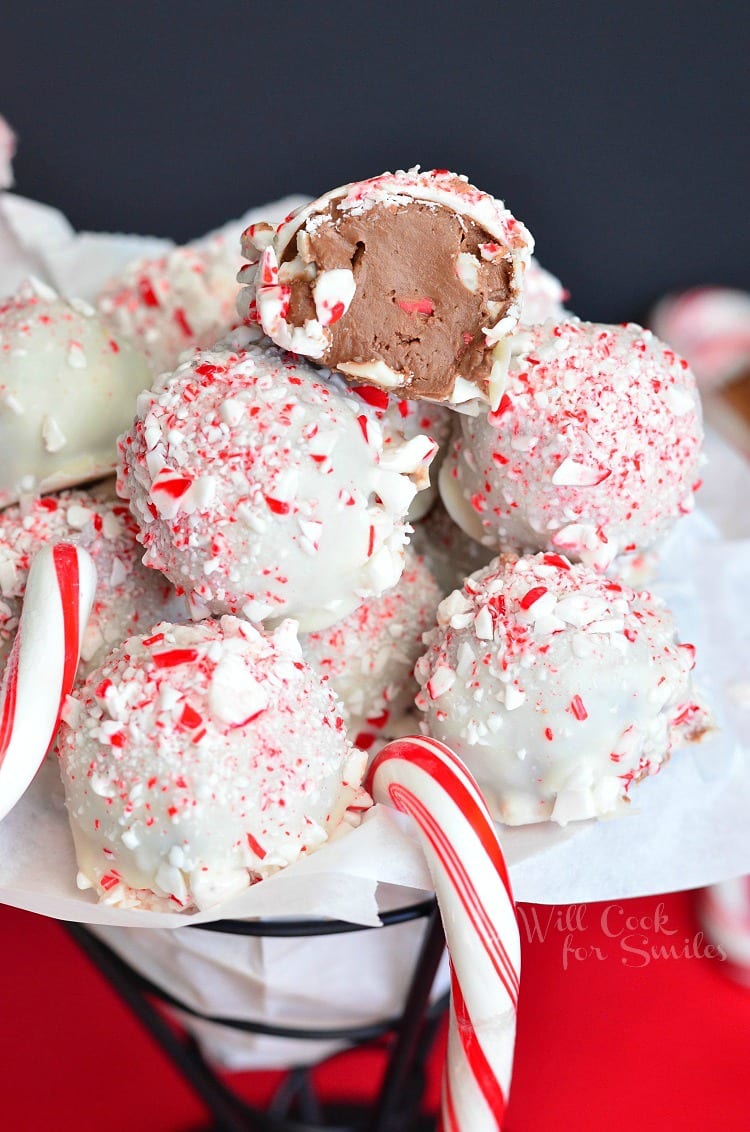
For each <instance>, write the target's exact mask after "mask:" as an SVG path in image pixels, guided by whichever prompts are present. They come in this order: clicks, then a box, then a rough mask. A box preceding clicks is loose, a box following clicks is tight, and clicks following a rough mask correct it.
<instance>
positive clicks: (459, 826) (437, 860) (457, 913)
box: [367, 736, 521, 1132]
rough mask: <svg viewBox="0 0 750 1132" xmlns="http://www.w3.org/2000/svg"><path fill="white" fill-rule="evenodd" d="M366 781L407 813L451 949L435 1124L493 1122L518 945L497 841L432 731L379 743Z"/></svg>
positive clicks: (458, 1129) (506, 1073) (512, 1017)
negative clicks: (444, 1056)
mask: <svg viewBox="0 0 750 1132" xmlns="http://www.w3.org/2000/svg"><path fill="white" fill-rule="evenodd" d="M367 789H368V790H369V791H370V793H372V795H373V797H374V798H375V800H376V801H378V802H385V803H386V804H388V805H391V806H393V807H394V808H395V809H397V810H400V811H402V812H403V813H407V814H409V815H410V816H411V817H412V818H413V819H414V821H415V823H416V826H417V830H418V833H419V839H420V842H421V844H422V848H423V850H424V853H425V856H426V858H427V863H428V865H429V868H430V872H431V874H432V878H433V883H434V885H435V892H436V894H437V898H438V903H439V905H440V910H441V914H442V917H443V925H444V928H445V935H446V940H447V943H448V951H449V953H450V957H451V1013H450V1029H449V1037H448V1058H447V1062H446V1067H445V1072H444V1076H443V1102H442V1124H443V1129H444V1132H485V1129H486V1130H488V1132H489V1130H494V1132H497V1130H498V1129H500V1128H502V1123H503V1119H504V1115H505V1107H506V1101H507V1096H508V1088H509V1085H510V1077H511V1070H512V1065H513V1048H514V1045H515V1033H516V1009H517V1004H518V986H519V978H520V969H521V953H520V951H521V949H520V937H519V932H518V923H517V920H516V911H515V903H514V901H513V894H512V892H511V887H510V880H509V878H508V870H507V868H506V865H505V858H504V857H503V852H502V848H501V846H500V842H499V840H498V837H497V833H496V832H495V827H494V825H493V822H492V819H491V817H490V815H489V812H488V810H487V807H486V805H485V803H484V799H483V798H482V795H481V793H480V791H479V788H478V787H477V784H476V783H475V781H474V779H473V778H472V777H471V775H470V774H469V772H468V771H467V769H466V767H465V766H464V764H463V763H462V762H461V761H460V759H458V758H457V757H456V756H455V755H454V754H453V752H452V751H451V750H449V748H448V747H445V746H444V745H443V744H442V743H438V742H437V741H436V740H434V739H426V738H423V737H421V736H420V737H411V738H407V739H396V740H394V741H393V742H392V743H388V744H387V746H385V747H384V748H383V750H382V751H381V752H380V754H379V755H378V756H377V758H376V759H375V760H374V762H373V764H372V767H371V768H370V773H369V776H368V782H367Z"/></svg>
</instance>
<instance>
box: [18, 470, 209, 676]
mask: <svg viewBox="0 0 750 1132" xmlns="http://www.w3.org/2000/svg"><path fill="white" fill-rule="evenodd" d="M62 541H64V542H72V543H75V544H76V545H78V546H82V547H83V548H84V550H87V551H88V553H89V554H90V555H91V557H92V559H93V561H94V565H95V567H96V594H95V596H94V604H93V607H92V609H91V616H90V617H89V620H88V624H87V626H86V630H85V633H84V637H83V643H82V646H81V661H80V664H79V666H78V678H79V680H80V679H83V677H84V676H85V675H86V674H87V673H88V672H89V671H90V670H91V668H93V667H95V666H96V665H97V664H99V663H101V661H102V660H103V659H104V657H105V656H106V654H107V653H108V652H109V650H110V649H111V648H112V647H113V646H114V645H119V644H122V642H123V641H124V640H125V639H126V638H127V637H130V636H132V635H133V633H137V632H142V631H145V630H148V629H150V628H151V626H152V625H154V624H156V622H157V621H164V620H165V619H167V618H168V619H169V620H171V621H178V620H187V619H188V617H189V613H188V609H187V603H186V601H185V599H184V598H180V597H178V596H177V594H176V593H175V591H174V588H173V587H172V586H171V585H170V583H169V582H168V581H167V579H166V578H164V577H163V576H162V575H161V574H158V573H157V572H156V571H155V570H147V569H146V568H145V566H142V565H141V556H142V553H143V552H142V550H141V548H140V546H139V545H138V543H137V541H136V525H135V520H134V519H133V517H132V515H131V514H130V512H129V510H128V507H127V504H125V503H122V502H120V500H118V499H115V498H113V497H110V498H108V497H107V492H106V489H102V488H99V487H97V488H95V489H94V490H92V491H64V492H61V493H60V494H59V495H46V496H44V497H43V498H41V499H35V500H34V501H33V502H32V503H31V504H30V506H29V507H28V508H27V509H24V511H23V512H22V511H21V510H20V508H18V507H8V508H7V509H6V510H5V511H3V512H2V514H0V662H3V661H4V660H5V658H6V657H7V656H8V654H9V653H10V650H11V647H12V645H13V640H14V637H15V633H16V629H17V627H18V622H19V619H20V616H21V604H22V599H23V595H24V593H25V591H26V581H27V579H28V576H29V569H30V568H31V563H32V562H33V560H34V557H35V556H36V554H37V553H38V551H39V550H41V548H42V547H43V546H48V545H50V544H53V543H56V542H62Z"/></svg>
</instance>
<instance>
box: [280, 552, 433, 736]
mask: <svg viewBox="0 0 750 1132" xmlns="http://www.w3.org/2000/svg"><path fill="white" fill-rule="evenodd" d="M441 597H442V594H441V592H440V589H439V588H438V585H437V582H436V581H435V579H434V578H433V576H432V574H431V573H430V570H429V568H428V567H427V565H426V563H425V562H424V561H423V559H421V558H419V557H418V556H417V555H416V554H414V552H413V551H411V550H409V549H407V551H406V564H405V566H404V572H403V574H402V575H401V577H400V578H399V580H398V582H397V583H396V585H395V586H394V587H393V588H392V589H390V590H387V591H386V592H385V593H383V594H380V595H379V596H378V597H371V598H368V599H367V600H366V601H363V602H362V604H361V605H360V606H359V607H358V608H357V609H355V610H354V612H353V613H350V614H349V616H348V617H345V618H344V620H343V621H339V622H338V623H337V624H336V625H332V626H331V627H330V628H329V629H324V630H321V631H319V632H317V633H308V634H307V635H306V636H304V637H302V638H301V643H302V652H303V654H304V656H305V659H306V660H307V661H308V662H309V663H310V664H311V665H312V666H313V668H315V669H316V670H317V671H318V672H320V674H321V676H323V677H324V678H325V679H326V681H327V682H328V684H329V687H330V688H331V689H332V691H333V692H334V694H335V695H336V696H337V697H338V699H339V700H340V702H341V707H342V714H343V716H344V720H345V722H346V726H347V729H348V732H349V735H350V737H351V739H352V740H353V741H354V742H355V743H356V744H357V745H358V746H360V747H362V748H364V749H369V748H370V746H371V745H372V743H373V742H374V741H375V740H376V739H377V738H378V737H379V736H380V735H381V734H383V733H385V734H392V728H393V726H394V724H397V723H398V721H399V720H400V718H401V717H402V716H403V714H404V712H406V710H407V709H408V708H409V707H410V706H411V705H412V704H413V702H414V696H415V695H416V692H417V685H416V683H415V681H414V663H415V661H416V660H417V657H419V656H421V654H422V652H423V651H424V648H423V644H422V635H423V633H425V632H426V630H427V629H431V628H432V626H433V625H434V624H435V612H436V610H437V607H438V603H439V602H440V599H441Z"/></svg>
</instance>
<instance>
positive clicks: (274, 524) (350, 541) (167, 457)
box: [118, 332, 435, 632]
mask: <svg viewBox="0 0 750 1132" xmlns="http://www.w3.org/2000/svg"><path fill="white" fill-rule="evenodd" d="M239 337H242V332H239ZM324 377H325V375H324V374H321V373H320V371H317V370H315V369H313V368H312V367H311V366H309V365H308V364H306V363H305V362H303V361H301V360H299V359H296V358H294V357H293V356H292V355H290V354H285V353H283V352H282V351H280V350H277V349H275V348H263V347H260V346H255V345H252V344H248V345H247V346H246V348H245V349H239V350H236V351H234V352H233V351H231V350H227V351H216V352H205V353H198V354H195V355H193V356H192V357H191V358H190V359H189V360H188V361H186V362H185V363H183V365H182V366H181V367H180V368H179V369H178V370H177V372H176V373H175V374H174V376H173V377H171V378H170V379H169V380H167V381H166V382H164V383H163V384H162V385H161V386H160V387H159V388H157V389H156V390H155V391H154V392H152V393H147V394H144V395H143V396H142V397H141V398H139V401H138V407H137V417H136V421H135V423H134V426H133V428H132V429H131V431H130V432H129V433H126V434H125V436H124V437H121V439H120V442H119V445H120V451H121V456H122V461H121V470H120V479H119V481H118V490H119V491H120V493H121V494H122V495H123V497H125V498H128V499H129V500H130V505H131V509H132V511H133V514H134V515H135V517H136V519H137V521H138V524H139V527H140V536H139V537H140V540H141V542H142V544H143V545H144V546H145V547H146V551H147V553H146V555H145V557H144V563H145V564H146V565H148V566H153V567H156V568H157V569H159V570H161V571H162V572H163V573H164V574H166V576H167V577H168V578H170V580H171V581H172V582H173V583H174V584H175V585H176V586H178V587H179V588H181V589H184V590H185V591H186V592H187V593H188V595H189V597H190V600H191V603H192V606H193V609H194V611H195V614H196V615H197V616H202V615H205V613H206V611H210V612H212V613H241V614H242V615H243V616H245V617H247V618H248V619H249V620H250V621H255V622H265V623H267V624H275V623H278V621H279V620H281V619H282V618H285V617H294V618H296V619H297V620H298V621H299V623H300V628H301V629H302V630H303V631H305V632H307V631H310V630H315V629H320V628H325V627H326V626H327V625H331V624H333V623H334V622H335V621H338V620H340V619H341V618H342V617H346V616H347V614H349V613H351V612H352V610H353V609H355V608H356V606H357V605H358V604H359V603H360V602H361V601H362V600H363V599H364V598H366V597H371V596H373V595H375V594H379V593H382V592H383V591H384V590H387V589H388V588H389V587H390V586H393V585H395V583H396V582H397V581H398V578H399V576H400V574H401V570H402V568H403V557H404V551H403V548H404V544H405V542H406V538H407V528H406V520H405V517H406V513H407V511H408V509H409V506H410V504H411V502H412V500H413V499H414V496H415V495H416V493H417V490H418V486H420V487H421V486H424V485H426V483H427V468H428V465H429V461H430V460H431V459H432V456H433V455H434V453H435V444H434V442H433V441H432V440H430V439H429V437H425V436H422V435H416V436H414V437H412V438H411V439H410V440H408V441H406V440H404V439H403V438H401V439H397V438H395V437H391V439H390V442H389V444H388V445H387V446H386V445H385V443H384V433H383V428H382V427H381V425H380V423H379V422H378V420H377V416H376V414H375V413H374V412H373V411H371V410H370V409H369V408H368V406H367V405H366V404H364V403H363V402H362V401H361V400H360V399H359V398H358V397H353V396H352V395H351V394H349V393H347V392H344V391H341V390H339V389H336V388H335V387H334V386H331V385H327V384H326V383H325V380H324Z"/></svg>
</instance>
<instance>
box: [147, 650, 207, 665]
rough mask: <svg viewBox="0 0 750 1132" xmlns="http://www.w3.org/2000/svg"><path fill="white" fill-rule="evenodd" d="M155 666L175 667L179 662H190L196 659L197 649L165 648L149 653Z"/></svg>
mask: <svg viewBox="0 0 750 1132" xmlns="http://www.w3.org/2000/svg"><path fill="white" fill-rule="evenodd" d="M151 659H152V660H153V662H154V664H155V665H156V667H157V668H177V666H178V665H180V664H192V663H193V662H194V661H196V660H197V659H198V650H197V649H165V651H164V652H155V653H152V654H151Z"/></svg>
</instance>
